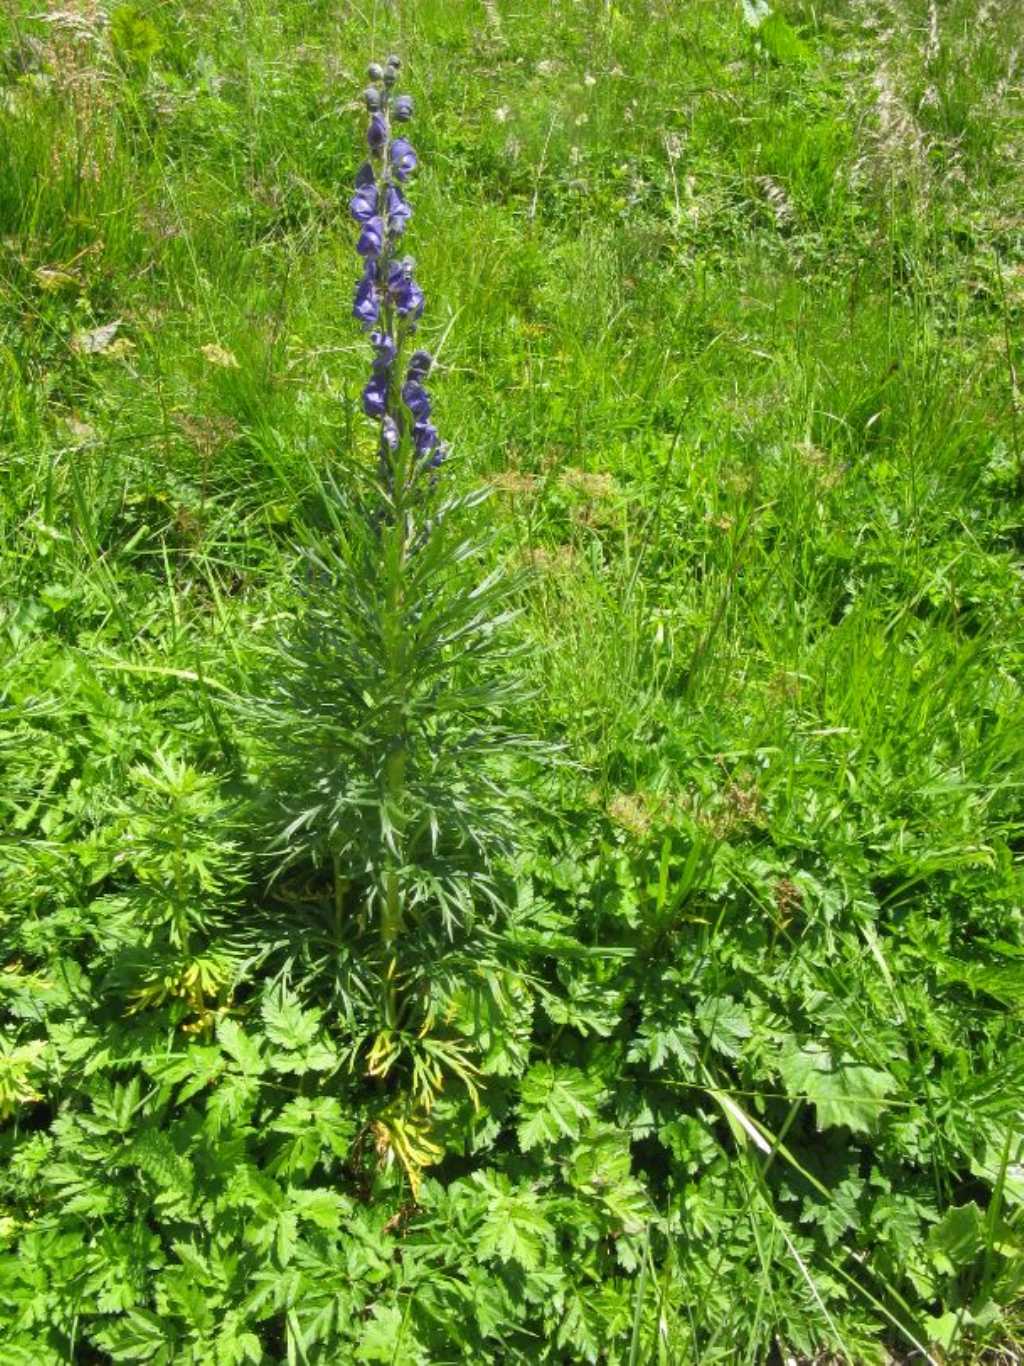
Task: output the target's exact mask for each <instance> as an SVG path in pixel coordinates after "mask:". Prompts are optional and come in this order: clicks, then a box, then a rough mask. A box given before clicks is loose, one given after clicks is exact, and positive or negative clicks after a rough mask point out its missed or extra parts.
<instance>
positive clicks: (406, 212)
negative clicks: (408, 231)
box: [387, 185, 412, 237]
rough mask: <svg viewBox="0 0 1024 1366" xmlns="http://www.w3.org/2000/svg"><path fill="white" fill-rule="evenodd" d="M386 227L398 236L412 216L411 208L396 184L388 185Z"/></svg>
mask: <svg viewBox="0 0 1024 1366" xmlns="http://www.w3.org/2000/svg"><path fill="white" fill-rule="evenodd" d="M387 212H388V228H389V229H390V231H391V232H393V233H394V234H395V236H396V237H398V236H399V235H400V234H401V233H402V232H404V230H405V225H406V223H408V221H409V219H410V218H411V217H412V208H411V207H410V205H409V203H408V202H407V201H406V198H405V195H404V194H403V193H402V191H401V190H400V189H399V188H398V187H397V186H396V185H389V186H388V192H387Z"/></svg>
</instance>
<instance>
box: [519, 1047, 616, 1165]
mask: <svg viewBox="0 0 1024 1366" xmlns="http://www.w3.org/2000/svg"><path fill="white" fill-rule="evenodd" d="M603 1097H604V1088H603V1086H602V1085H601V1082H600V1081H599V1080H598V1079H597V1078H596V1077H588V1076H587V1074H586V1073H585V1072H581V1071H580V1070H579V1069H578V1068H575V1067H561V1068H555V1067H552V1065H551V1064H550V1063H538V1064H537V1065H536V1066H535V1067H531V1068H530V1070H529V1072H527V1074H526V1076H525V1077H523V1079H522V1082H521V1083H520V1098H521V1099H520V1103H519V1116H520V1121H519V1125H518V1128H517V1132H518V1134H519V1146H520V1148H521V1149H522V1151H523V1152H524V1153H525V1152H529V1150H530V1149H531V1148H535V1147H536V1146H537V1145H538V1144H540V1143H557V1142H558V1141H559V1140H560V1139H563V1138H578V1137H579V1135H580V1134H581V1133H582V1131H583V1128H584V1126H585V1125H587V1124H589V1123H590V1122H591V1121H593V1120H594V1119H596V1118H597V1113H598V1107H599V1105H600V1103H601V1101H602V1099H603Z"/></svg>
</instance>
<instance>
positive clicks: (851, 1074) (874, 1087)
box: [778, 1039, 896, 1134]
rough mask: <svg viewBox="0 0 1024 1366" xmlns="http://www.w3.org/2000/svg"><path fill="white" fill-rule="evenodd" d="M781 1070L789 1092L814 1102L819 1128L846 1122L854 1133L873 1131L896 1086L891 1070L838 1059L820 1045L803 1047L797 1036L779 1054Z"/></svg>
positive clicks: (796, 1097)
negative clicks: (882, 1069)
mask: <svg viewBox="0 0 1024 1366" xmlns="http://www.w3.org/2000/svg"><path fill="white" fill-rule="evenodd" d="M778 1069H779V1075H780V1076H781V1077H782V1082H783V1085H784V1086H785V1088H786V1092H787V1094H788V1095H789V1096H790V1097H791V1098H792V1099H793V1100H799V1099H805V1100H808V1101H810V1102H811V1103H812V1104H813V1105H814V1107H815V1110H816V1111H817V1116H818V1128H819V1129H826V1128H829V1127H832V1126H836V1125H845V1126H846V1127H847V1128H848V1129H852V1130H853V1131H854V1132H855V1133H862V1134H867V1133H871V1132H872V1130H873V1129H874V1128H875V1126H876V1125H877V1124H878V1120H879V1118H880V1116H881V1115H882V1113H883V1112H884V1110H885V1098H886V1096H888V1095H889V1094H890V1092H891V1091H893V1090H894V1088H895V1086H896V1082H895V1079H894V1078H893V1077H892V1076H890V1075H889V1073H888V1072H882V1071H879V1069H878V1068H876V1067H867V1066H865V1065H864V1064H863V1063H857V1062H852V1061H850V1060H849V1059H846V1058H838V1059H836V1058H834V1057H833V1055H832V1054H831V1053H830V1052H829V1050H828V1049H827V1048H824V1047H822V1046H821V1045H820V1044H813V1043H812V1044H805V1045H804V1046H802V1047H801V1046H800V1045H799V1044H798V1043H797V1042H796V1040H795V1039H791V1040H790V1041H789V1043H788V1045H787V1046H786V1047H785V1048H784V1049H783V1050H782V1052H781V1053H780V1055H779V1058H778Z"/></svg>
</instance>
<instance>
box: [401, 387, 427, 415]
mask: <svg viewBox="0 0 1024 1366" xmlns="http://www.w3.org/2000/svg"><path fill="white" fill-rule="evenodd" d="M402 402H403V403H404V404H405V406H406V407H407V408H408V409H409V411H410V413H412V415H413V417H414V418H415V419H416V421H417V422H426V420H427V418H428V417H429V416H430V395H429V394H428V393H427V391H426V389H424V387H423V385H422V384H420V383H419V382H418V381H417V380H414V379H409V380H406V382H405V383H404V384H403V385H402Z"/></svg>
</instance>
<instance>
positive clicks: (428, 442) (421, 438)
mask: <svg viewBox="0 0 1024 1366" xmlns="http://www.w3.org/2000/svg"><path fill="white" fill-rule="evenodd" d="M412 444H413V445H414V446H415V447H416V450H417V452H418V453H419V454H420V455H426V454H427V453H428V452H429V451H432V450H433V449H434V447H435V446H436V445H437V428H436V427H435V426H434V424H433V423H432V422H414V423H413V427H412Z"/></svg>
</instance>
